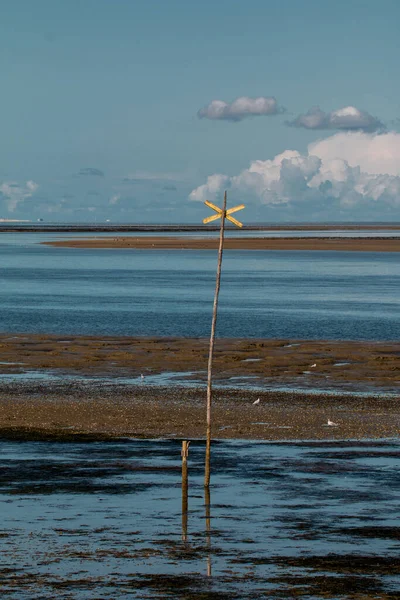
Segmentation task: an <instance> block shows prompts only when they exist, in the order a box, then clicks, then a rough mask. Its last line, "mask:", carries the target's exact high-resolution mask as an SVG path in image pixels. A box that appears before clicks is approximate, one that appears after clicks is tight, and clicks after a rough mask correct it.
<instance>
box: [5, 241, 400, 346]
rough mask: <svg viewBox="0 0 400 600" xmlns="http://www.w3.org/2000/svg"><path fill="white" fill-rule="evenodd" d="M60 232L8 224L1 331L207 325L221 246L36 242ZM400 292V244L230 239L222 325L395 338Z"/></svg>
mask: <svg viewBox="0 0 400 600" xmlns="http://www.w3.org/2000/svg"><path fill="white" fill-rule="evenodd" d="M112 235H114V236H115V234H112ZM76 236H77V234H75V235H74V236H73V235H71V234H63V236H62V237H67V238H71V237H76ZM60 237H61V235H55V234H33V233H19V234H5V233H3V234H1V237H0V265H1V267H0V331H3V332H29V333H32V332H36V333H38V332H46V333H59V334H93V335H159V336H207V335H208V334H209V330H210V319H211V311H212V302H213V294H214V284H215V268H216V259H217V257H216V252H215V251H213V250H209V251H208V250H205V251H195V250H162V251H158V250H151V251H148V250H78V249H69V248H52V247H47V246H41V245H39V244H38V242H39V241H43V240H46V239H57V238H60ZM80 237H87V234H84V235H82V234H81V235H80ZM399 291H400V265H399V255H398V254H397V253H372V252H359V253H358V252H300V251H298V252H289V251H285V252H281V251H273V252H271V251H270V252H263V251H250V250H247V251H243V250H240V251H239V250H230V251H226V252H225V254H224V262H223V275H222V285H221V294H220V312H219V318H218V335H220V336H227V337H267V338H306V339H319V338H326V339H370V340H395V339H398V338H399V337H400V316H399V315H400V311H399V303H400V294H399Z"/></svg>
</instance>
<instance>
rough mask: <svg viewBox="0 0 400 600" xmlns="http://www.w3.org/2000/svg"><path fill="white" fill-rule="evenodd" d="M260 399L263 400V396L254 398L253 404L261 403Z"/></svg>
mask: <svg viewBox="0 0 400 600" xmlns="http://www.w3.org/2000/svg"><path fill="white" fill-rule="evenodd" d="M260 400H261V398H257V400H254V402H253V405H254V404H260Z"/></svg>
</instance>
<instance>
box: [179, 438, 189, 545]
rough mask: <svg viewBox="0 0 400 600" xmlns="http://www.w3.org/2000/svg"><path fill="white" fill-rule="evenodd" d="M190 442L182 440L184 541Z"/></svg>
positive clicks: (183, 534) (183, 538) (184, 537)
mask: <svg viewBox="0 0 400 600" xmlns="http://www.w3.org/2000/svg"><path fill="white" fill-rule="evenodd" d="M189 446H190V442H187V441H185V440H183V441H182V451H181V456H182V541H183V542H186V541H187V531H188V488H189V482H188V465H187V459H188V455H189Z"/></svg>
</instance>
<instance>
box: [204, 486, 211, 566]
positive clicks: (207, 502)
mask: <svg viewBox="0 0 400 600" xmlns="http://www.w3.org/2000/svg"><path fill="white" fill-rule="evenodd" d="M204 505H205V509H206V544H207V577H211V508H210V507H211V500H210V487H209V486H207V487H205V488H204Z"/></svg>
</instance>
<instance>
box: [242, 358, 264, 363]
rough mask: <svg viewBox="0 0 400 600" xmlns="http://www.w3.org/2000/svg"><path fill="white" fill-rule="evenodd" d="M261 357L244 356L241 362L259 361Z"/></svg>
mask: <svg viewBox="0 0 400 600" xmlns="http://www.w3.org/2000/svg"><path fill="white" fill-rule="evenodd" d="M261 360H262V358H244V359H243V360H242V362H260V361H261Z"/></svg>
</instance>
